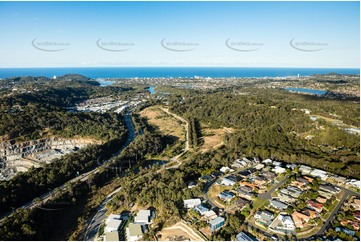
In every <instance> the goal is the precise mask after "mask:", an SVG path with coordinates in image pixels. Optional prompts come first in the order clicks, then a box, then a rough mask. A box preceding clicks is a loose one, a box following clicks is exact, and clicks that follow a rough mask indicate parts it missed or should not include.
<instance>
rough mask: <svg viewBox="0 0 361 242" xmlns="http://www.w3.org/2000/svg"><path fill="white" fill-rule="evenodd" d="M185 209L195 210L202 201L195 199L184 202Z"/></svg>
mask: <svg viewBox="0 0 361 242" xmlns="http://www.w3.org/2000/svg"><path fill="white" fill-rule="evenodd" d="M183 203H184V207H185V208H194V207H195V206H198V205H199V204H201V203H202V202H201V199H199V198H195V199H187V200H184V201H183Z"/></svg>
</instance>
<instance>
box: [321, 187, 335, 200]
mask: <svg viewBox="0 0 361 242" xmlns="http://www.w3.org/2000/svg"><path fill="white" fill-rule="evenodd" d="M318 194H320V196H322V197H325V198H327V199H330V198H331V197H332V193H329V192H326V191H324V190H321V189H319V190H318Z"/></svg>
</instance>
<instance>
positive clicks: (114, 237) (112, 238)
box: [104, 231, 119, 241]
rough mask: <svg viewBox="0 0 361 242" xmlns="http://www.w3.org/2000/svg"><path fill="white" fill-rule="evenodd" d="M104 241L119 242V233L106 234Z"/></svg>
mask: <svg viewBox="0 0 361 242" xmlns="http://www.w3.org/2000/svg"><path fill="white" fill-rule="evenodd" d="M104 241H119V232H118V231H113V232H108V233H105V236H104Z"/></svg>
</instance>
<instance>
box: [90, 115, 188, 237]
mask: <svg viewBox="0 0 361 242" xmlns="http://www.w3.org/2000/svg"><path fill="white" fill-rule="evenodd" d="M161 109H162V110H163V111H164V112H166V113H168V114H170V115H172V116H173V117H175V118H176V119H178V120H180V121H181V122H183V123H185V124H184V125H183V126H184V127H185V129H186V146H185V149H184V150H183V151H182V153H180V154H178V155H176V156H175V157H173V158H171V161H175V162H177V163H178V164H177V165H174V166H170V167H167V168H165V166H166V164H165V165H162V167H161V169H159V170H158V171H157V173H159V172H161V171H162V170H163V169H177V168H178V167H179V166H180V164H181V162H180V161H179V158H180V157H181V156H182V155H184V154H185V153H187V152H188V150H189V139H188V137H189V133H188V132H189V130H188V122H187V121H186V120H184V119H183V118H181V117H179V116H178V115H176V114H173V113H171V112H169V110H168V109H165V108H161ZM130 122H131V119H130ZM127 126H128V125H127ZM133 128H134V127H133ZM128 130H133V129H131V128H128ZM133 131H134V134H135V129H134V130H133ZM131 133H132V132H131ZM129 143H130V142H129ZM129 143H128V142H126V144H125V145H126V146H127V145H129ZM137 179H139V177H138V178H137ZM119 189H120V188H118V189H117V190H116V191H113V192H112V193H111V194H109V195H108V196H107V198H106V199H104V201H103V202H102V203H101V205H100V206H99V207H98V210H97V212H96V213H95V215H94V217H93V218H92V219H90V220H89V221H88V222H87V225H86V231H85V235H84V239H83V240H84V241H93V240H94V239H95V238H96V236H97V233H98V230H99V227H100V225H101V224H102V221H103V220H104V219H106V218H107V216H106V212H107V209H106V208H105V206H106V204H107V202H109V201H110V200H111V199H112V198H113V195H114V194H115V193H116V192H117V191H119Z"/></svg>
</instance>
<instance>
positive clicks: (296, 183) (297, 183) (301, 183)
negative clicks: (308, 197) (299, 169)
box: [291, 177, 310, 188]
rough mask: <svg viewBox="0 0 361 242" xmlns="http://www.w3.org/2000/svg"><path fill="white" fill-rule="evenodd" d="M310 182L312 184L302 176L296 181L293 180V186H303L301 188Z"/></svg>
mask: <svg viewBox="0 0 361 242" xmlns="http://www.w3.org/2000/svg"><path fill="white" fill-rule="evenodd" d="M308 184H310V182H309V181H308V180H307V179H305V178H302V177H298V178H297V179H296V180H295V181H292V182H291V185H292V186H295V187H301V188H303V187H306V186H307V185H308Z"/></svg>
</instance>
